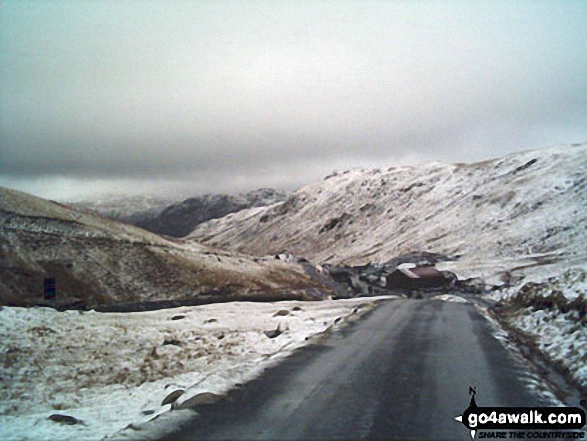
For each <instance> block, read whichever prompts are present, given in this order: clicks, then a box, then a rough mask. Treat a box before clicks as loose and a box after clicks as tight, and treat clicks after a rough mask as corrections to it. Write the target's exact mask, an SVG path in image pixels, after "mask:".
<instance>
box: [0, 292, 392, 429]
mask: <svg viewBox="0 0 587 441" xmlns="http://www.w3.org/2000/svg"><path fill="white" fill-rule="evenodd" d="M387 298H393V297H387ZM380 299H382V298H381V297H378V298H363V299H361V298H359V299H348V300H336V301H333V300H326V301H320V302H299V301H291V302H274V303H252V302H234V303H222V304H211V305H205V306H194V307H182V308H175V309H165V310H159V311H152V312H141V313H126V314H120V313H97V312H93V311H91V312H85V313H80V312H78V311H66V312H57V311H55V310H53V309H49V308H30V309H26V308H15V307H4V308H2V309H1V310H0V339H1V341H2V347H1V351H0V377H1V379H2V383H1V384H2V386H1V389H0V439H11V440H18V439H61V440H65V439H76V440H79V439H102V438H104V437H106V436H111V435H113V434H116V435H115V437H116V438H118V437H128V436H130V435H132V433H133V432H135V430H137V429H141V424H142V423H145V422H147V421H148V420H150V419H152V418H154V417H155V416H157V415H158V414H160V413H162V412H165V411H167V410H169V409H170V408H171V405H170V404H167V405H165V406H162V402H163V400H164V399H165V398H166V396H167V395H168V394H170V393H171V392H173V391H174V390H177V389H182V390H185V393H184V394H183V395H182V396H181V397H180V398H179V400H178V401H177V404H179V403H181V402H184V401H185V400H187V399H189V398H191V397H194V396H196V395H198V394H200V393H204V392H211V393H214V394H223V393H225V392H227V391H228V390H230V389H231V388H232V387H233V386H234V385H236V384H238V383H244V382H246V381H249V380H251V379H252V378H254V377H255V376H257V375H258V374H259V373H261V372H262V371H263V370H264V369H265V368H267V367H269V366H271V365H272V364H274V363H275V362H277V361H278V360H280V359H282V358H283V357H285V356H287V355H288V354H290V353H291V352H292V351H293V350H294V349H296V348H299V347H301V346H303V345H305V344H308V343H309V342H311V341H312V340H313V338H311V337H312V336H317V335H319V334H321V333H323V332H325V331H327V330H328V329H331V328H336V327H339V326H343V324H344V323H345V322H348V321H349V320H354V319H355V318H357V317H359V316H360V315H362V314H363V313H365V312H366V311H368V310H369V309H371V307H372V306H373V305H374V304H375V303H376V302H377V301H378V300H380ZM278 327H279V330H280V331H283V332H282V333H281V334H280V335H279V336H277V337H273V338H270V337H269V336H272V334H271V331H275V330H276V329H278ZM266 332H267V334H266ZM268 335H269V336H268ZM316 338H317V337H316ZM190 412H191V411H185V410H174V411H173V412H171V413H170V414H167V415H165V416H164V417H165V418H169V415H171V414H173V415H177V416H178V418H181V417H187V416H189V415H190ZM52 414H62V415H67V416H71V417H74V418H76V419H78V420H80V421H81V423H79V424H75V425H66V424H62V423H57V422H54V421H51V420H49V419H48V417H49V416H50V415H52ZM191 415H193V414H191ZM165 418H162V419H165ZM129 425H132V426H129ZM127 427H129V428H127ZM142 427H143V429H142V430H141V433H142V435H144V432H145V429H144V427H145V426H142ZM125 428H127V429H126V430H124V429H125ZM121 430H122V432H121Z"/></svg>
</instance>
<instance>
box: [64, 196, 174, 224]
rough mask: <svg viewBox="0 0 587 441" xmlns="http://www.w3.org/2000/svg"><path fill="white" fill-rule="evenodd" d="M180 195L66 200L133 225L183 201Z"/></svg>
mask: <svg viewBox="0 0 587 441" xmlns="http://www.w3.org/2000/svg"><path fill="white" fill-rule="evenodd" d="M182 199H183V198H182V197H180V196H175V197H163V196H149V195H129V196H126V195H106V196H99V197H95V198H93V199H83V200H80V201H75V202H70V201H65V203H67V204H68V205H71V206H72V207H74V208H81V209H88V210H93V211H95V212H97V213H100V214H102V215H104V216H106V217H109V218H111V219H116V220H120V221H123V222H126V223H129V224H131V225H135V224H136V223H137V222H145V221H148V220H151V219H154V218H156V217H157V216H158V215H159V214H160V213H161V212H162V211H163V210H164V209H165V208H167V207H168V206H170V205H172V204H175V203H177V202H179V201H181V200H182Z"/></svg>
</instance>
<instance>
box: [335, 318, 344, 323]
mask: <svg viewBox="0 0 587 441" xmlns="http://www.w3.org/2000/svg"><path fill="white" fill-rule="evenodd" d="M341 320H342V317H338V318H337V319H336V320H335V321H334V323H338V322H340V321H341Z"/></svg>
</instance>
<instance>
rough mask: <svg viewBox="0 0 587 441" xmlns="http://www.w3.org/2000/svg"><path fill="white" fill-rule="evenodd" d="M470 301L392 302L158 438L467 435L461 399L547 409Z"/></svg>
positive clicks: (449, 437)
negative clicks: (472, 393)
mask: <svg viewBox="0 0 587 441" xmlns="http://www.w3.org/2000/svg"><path fill="white" fill-rule="evenodd" d="M525 377H528V374H527V372H526V370H525V366H524V365H523V363H521V362H520V361H519V360H518V359H517V358H516V357H515V356H513V355H512V354H511V353H510V351H509V350H507V349H505V348H504V346H503V345H502V344H501V343H500V342H499V341H498V340H497V339H496V338H495V336H494V335H493V333H492V328H491V325H490V323H489V322H488V320H487V319H486V318H484V317H483V315H482V314H481V313H480V312H479V311H478V310H477V308H476V307H475V306H474V305H472V304H470V303H448V302H443V301H439V300H409V299H400V300H392V301H386V302H383V303H381V304H380V305H379V306H378V307H377V308H376V309H375V310H374V311H373V312H372V313H370V314H369V315H368V316H367V317H366V318H364V319H361V320H359V321H358V322H356V323H354V324H352V325H350V326H349V327H347V328H345V329H344V330H342V331H339V332H335V333H333V334H332V335H331V336H329V337H328V338H326V339H324V340H323V341H321V342H319V343H317V344H314V345H310V346H308V347H306V348H303V349H301V350H299V351H297V352H296V353H295V354H293V355H292V356H291V357H290V358H289V359H287V360H286V361H285V362H284V363H282V364H280V365H279V366H276V367H275V368H272V369H270V370H268V371H266V372H265V373H264V374H263V375H262V376H261V377H259V379H257V380H255V381H253V382H251V383H248V384H247V385H245V386H243V387H242V388H241V389H239V390H237V391H236V392H235V393H232V394H231V396H230V399H229V400H227V401H226V402H222V403H219V404H216V405H213V406H209V407H206V408H202V409H198V411H199V412H200V417H199V418H195V419H194V420H193V422H192V423H190V425H189V426H188V427H186V428H184V429H182V431H180V432H177V433H174V434H172V435H169V436H168V437H167V438H165V439H166V440H200V439H223V440H227V439H247V440H251V439H268V440H269V439H270V440H279V439H313V440H317V439H329V440H331V439H347V440H348V439H386V440H394V439H395V440H399V439H402V440H429V439H434V440H470V439H471V438H470V435H469V432H468V431H467V430H466V428H465V427H464V426H463V425H462V424H460V423H458V422H457V421H455V420H454V418H455V416H457V415H460V414H461V413H462V412H463V411H464V410H465V409H466V408H467V406H468V405H469V400H470V396H469V386H470V385H474V386H475V387H476V388H477V396H476V400H477V404H478V405H479V406H533V405H536V406H538V405H547V403H546V402H544V401H543V399H541V398H540V397H539V396H538V394H537V393H536V392H531V391H530V389H529V388H528V387H527V386H526V384H527V383H526V382H525V380H524V378H525Z"/></svg>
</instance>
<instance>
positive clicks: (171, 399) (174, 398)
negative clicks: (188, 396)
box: [161, 389, 185, 406]
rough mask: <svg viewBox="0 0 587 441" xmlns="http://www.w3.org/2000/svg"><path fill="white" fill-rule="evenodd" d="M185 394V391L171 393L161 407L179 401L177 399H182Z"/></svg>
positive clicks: (178, 390) (179, 390)
mask: <svg viewBox="0 0 587 441" xmlns="http://www.w3.org/2000/svg"><path fill="white" fill-rule="evenodd" d="M184 393H185V390H183V389H177V390H174V391H173V392H171V393H170V394H169V395H167V396H166V397H165V399H164V400H163V402H162V403H161V406H165V405H166V404H172V403H175V402H176V401H177V399H178V398H179V397H181V396H182V395H183V394H184Z"/></svg>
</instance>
